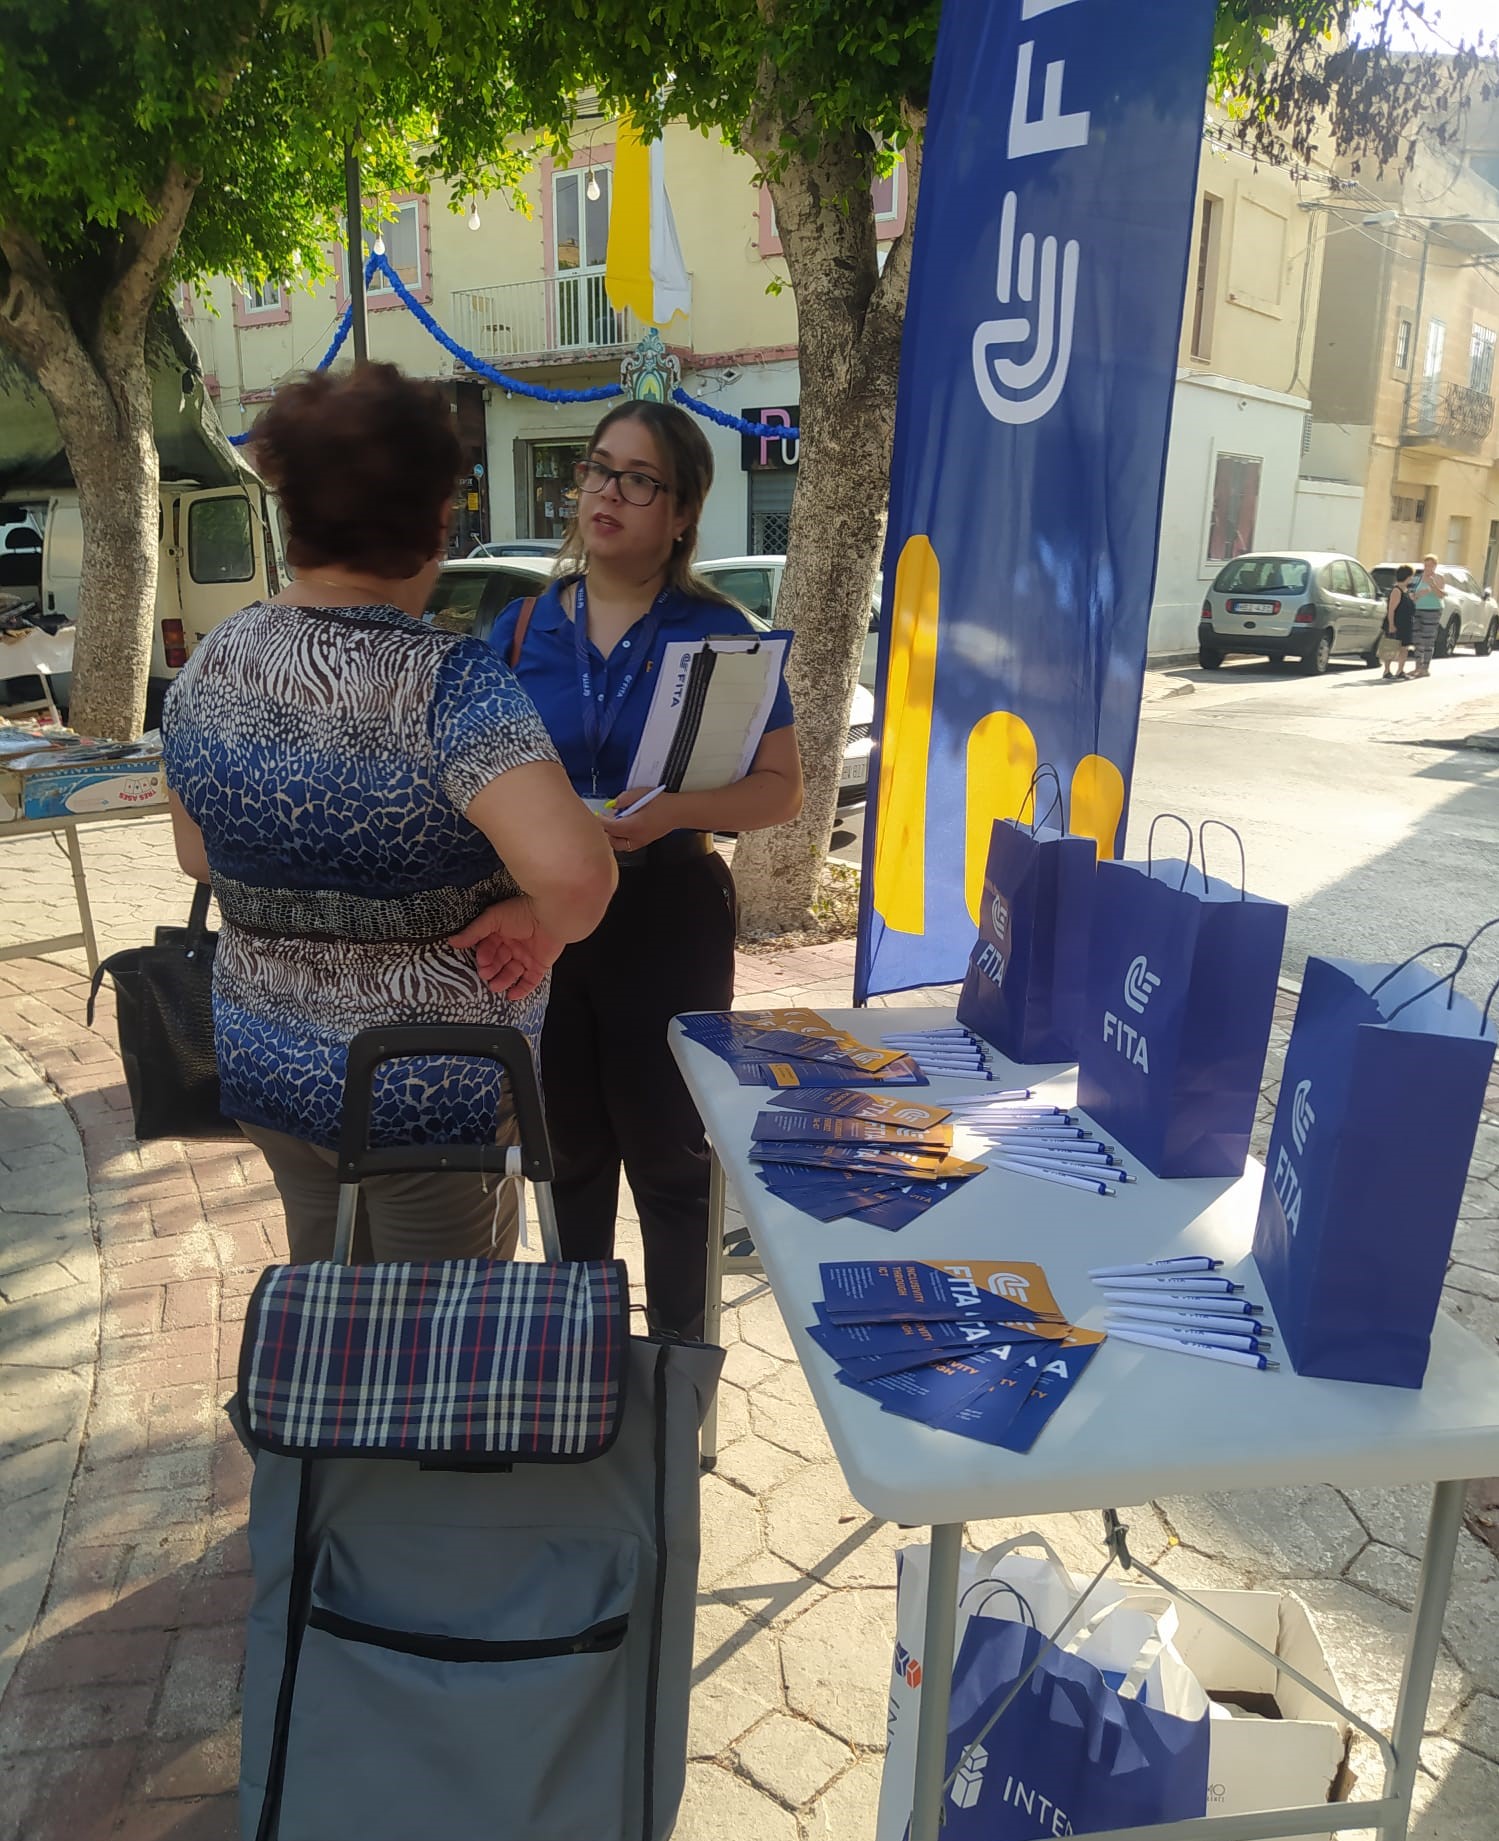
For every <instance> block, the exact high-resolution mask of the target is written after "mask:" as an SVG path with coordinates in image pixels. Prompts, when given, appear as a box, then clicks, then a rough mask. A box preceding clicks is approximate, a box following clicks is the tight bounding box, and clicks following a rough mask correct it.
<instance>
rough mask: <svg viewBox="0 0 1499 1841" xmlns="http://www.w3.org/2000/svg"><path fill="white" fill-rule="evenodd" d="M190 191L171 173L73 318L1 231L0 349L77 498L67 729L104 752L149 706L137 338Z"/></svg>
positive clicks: (52, 286) (48, 278)
mask: <svg viewBox="0 0 1499 1841" xmlns="http://www.w3.org/2000/svg"><path fill="white" fill-rule="evenodd" d="M196 185H197V179H196V177H195V176H194V175H193V174H190V173H188V172H186V171H184V170H183V168H181V167H180V166H178V165H176V164H175V162H174V163H172V164H170V165H169V166H168V168H167V171H166V173H165V175H164V176H163V179H162V182H161V186H160V188H159V189H158V191H157V193H156V196H155V197H154V198H153V199H152V201H151V209H150V211H149V213H148V214H146V215H144V216H142V217H141V218H140V219H131V218H127V219H123V220H122V221H121V223H120V224H119V226H118V238H117V244H116V247H115V250H114V263H113V272H112V274H111V275H110V276H109V277H108V278H107V279H106V280H105V281H104V282H103V284H102V285H101V284H100V282H99V280H98V279H97V278H91V279H90V280H89V281H88V282H87V283H85V282H84V281H83V278H82V277H81V276H77V277H74V278H73V289H74V293H75V295H76V297H77V298H76V299H75V300H74V302H73V305H74V307H76V309H77V311H76V314H75V312H74V311H72V310H70V306H69V302H68V300H67V299H65V297H64V290H63V286H62V284H61V282H60V279H59V276H58V275H57V274H56V273H55V272H54V270H53V268H52V266H51V263H50V262H49V260H48V257H47V254H46V252H45V251H44V250H43V249H42V247H41V245H40V244H39V243H38V242H37V241H36V240H35V239H34V238H33V237H32V236H31V235H30V234H29V233H28V232H27V231H26V230H25V229H23V228H22V227H21V226H20V225H19V224H17V223H7V222H4V221H0V342H3V343H4V344H5V345H6V346H7V347H8V348H9V349H10V350H11V351H13V352H15V354H16V355H17V357H19V358H20V359H21V361H22V363H23V364H25V365H26V366H27V367H28V368H29V369H30V370H31V372H32V374H33V375H34V376H35V378H36V380H37V382H38V383H39V384H40V385H41V388H42V391H43V393H44V394H45V396H46V398H47V401H48V403H49V404H50V405H51V407H52V413H53V414H54V415H55V416H56V417H57V426H58V432H59V433H60V434H61V436H62V441H63V446H64V448H65V449H66V451H67V456H68V464H69V466H70V467H71V468H72V470H73V478H74V480H75V481H76V482H77V485H78V509H79V513H80V516H81V518H82V521H83V574H82V580H81V581H80V583H79V597H78V630H77V638H76V640H75V642H74V652H73V695H72V703H71V709H70V720H71V721H72V724H73V726H74V727H75V728H77V729H81V730H82V731H83V732H84V733H85V734H88V735H98V736H104V737H107V738H108V739H109V740H111V741H125V740H130V739H132V738H133V737H135V736H137V735H139V734H140V729H141V717H142V715H143V714H144V711H145V705H146V679H147V676H148V673H149V670H150V664H151V635H152V628H153V623H154V614H155V608H156V559H157V556H158V554H159V547H160V544H159V532H160V517H161V510H160V505H161V495H160V491H159V484H160V475H161V469H160V462H159V461H158V459H157V454H156V437H155V430H154V426H153V422H152V402H151V382H150V373H149V370H148V369H147V365H146V326H147V322H148V320H149V319H150V315H151V309H152V307H153V306H154V305H155V303H156V301H157V300H158V298H159V297H160V294H161V291H162V287H163V285H164V283H165V280H166V276H167V272H168V270H169V268H170V266H171V262H172V257H173V255H174V253H175V251H176V248H177V240H178V238H179V237H180V236H181V234H182V226H183V224H184V223H185V221H186V219H187V214H188V211H189V209H190V208H191V206H192V201H193V193H194V190H195V189H196Z"/></svg>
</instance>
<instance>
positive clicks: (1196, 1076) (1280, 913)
mask: <svg viewBox="0 0 1499 1841" xmlns="http://www.w3.org/2000/svg"><path fill="white" fill-rule="evenodd" d="M1166 816H1170V815H1169V814H1166ZM1159 822H1160V820H1159V819H1158V820H1157V821H1156V823H1159ZM1179 822H1180V821H1179ZM1217 822H1218V821H1217V820H1209V821H1208V823H1210V824H1217ZM1222 828H1223V829H1224V830H1228V829H1229V827H1228V826H1224V827H1222ZM1202 829H1203V830H1205V829H1206V827H1205V826H1204V827H1203V828H1202ZM1154 830H1155V826H1154V825H1152V827H1151V831H1152V833H1153V832H1154ZM1232 835H1233V836H1235V837H1236V838H1237V835H1238V834H1237V833H1236V832H1235V833H1232ZM1198 837H1199V843H1200V841H1201V837H1202V831H1201V830H1200V831H1199V833H1198ZM1242 850H1243V845H1242V843H1241V844H1240V851H1241V869H1242ZM1191 852H1192V846H1191V836H1190V829H1189V832H1188V845H1187V856H1188V860H1187V862H1185V863H1183V862H1159V863H1158V862H1155V861H1153V859H1151V858H1149V857H1147V860H1146V861H1145V862H1144V863H1100V864H1099V866H1098V873H1097V876H1096V878H1095V881H1094V891H1093V914H1092V932H1091V944H1090V950H1089V957H1088V998H1087V1018H1086V1022H1085V1025H1084V1028H1083V1031H1082V1036H1081V1039H1080V1041H1079V1044H1078V1083H1077V1101H1078V1104H1079V1106H1081V1107H1082V1108H1083V1110H1084V1111H1085V1112H1087V1113H1089V1114H1091V1116H1092V1117H1093V1118H1094V1119H1095V1120H1096V1121H1097V1123H1098V1124H1099V1126H1100V1127H1101V1128H1102V1129H1103V1130H1104V1131H1105V1132H1107V1133H1108V1134H1109V1135H1110V1136H1111V1137H1115V1138H1118V1139H1119V1141H1120V1142H1121V1143H1122V1144H1123V1145H1124V1146H1125V1147H1126V1148H1127V1149H1128V1150H1130V1151H1132V1152H1133V1153H1134V1154H1135V1156H1136V1157H1138V1158H1139V1159H1140V1161H1141V1162H1142V1163H1143V1164H1144V1165H1145V1166H1146V1168H1147V1169H1149V1170H1151V1171H1153V1172H1154V1174H1155V1175H1157V1176H1239V1175H1242V1174H1243V1170H1244V1163H1245V1160H1246V1158H1247V1157H1248V1154H1249V1134H1250V1131H1251V1129H1252V1128H1253V1125H1254V1116H1255V1105H1256V1102H1257V1100H1258V1097H1259V1090H1260V1077H1261V1075H1262V1074H1263V1072H1264V1066H1265V1048H1266V1044H1267V1043H1268V1041H1269V1039H1270V1021H1271V1017H1272V1015H1273V1013H1274V1008H1275V985H1276V980H1277V978H1278V977H1279V974H1280V960H1281V951H1282V949H1283V947H1284V945H1285V937H1286V910H1285V908H1284V906H1283V905H1282V904H1281V903H1280V902H1275V901H1265V900H1262V899H1261V898H1260V897H1259V896H1257V895H1251V894H1250V893H1249V892H1248V890H1247V888H1246V887H1245V882H1244V879H1243V876H1242V874H1241V878H1240V880H1239V882H1238V883H1237V884H1235V883H1230V882H1222V881H1219V880H1218V879H1217V878H1216V877H1212V876H1209V875H1208V874H1206V872H1205V870H1201V869H1194V868H1193V867H1192V865H1191V860H1190V859H1191Z"/></svg>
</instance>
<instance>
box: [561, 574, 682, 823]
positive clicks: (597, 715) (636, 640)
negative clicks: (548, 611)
mask: <svg viewBox="0 0 1499 1841" xmlns="http://www.w3.org/2000/svg"><path fill="white" fill-rule="evenodd" d="M668 592H669V591H668V590H667V589H665V588H663V589H662V590H661V592H660V594H658V595H657V596H656V598H655V600H654V601H653V602H652V603H651V607H650V611H649V612H648V613H647V614H646V615H645V617H644V618H643V619H641V620H637V621H636V622H635V625H634V626H633V627H631V628H630V630H629V632H628V633H627V634H626V635H625V636H624V638H622V639H621V640H620V642H619V643H620V644H621V645H622V646H628V647H629V648H630V650H631V652H633V653H634V657H633V658H632V659H631V661H630V665H629V668H628V669H627V670H626V671H625V672H623V673H622V675H621V677H620V680H619V682H618V684H616V685H615V687H614V690H613V692H612V694H606V693H605V692H604V691H602V690H597V691H596V690H595V689H594V683H593V680H594V671H593V659H592V657H591V656H590V652H589V640H588V589H587V587H586V586H585V584H584V581H583V579H582V578H581V577H580V578H579V581H578V585H577V588H576V590H575V591H574V595H573V655H574V657H575V659H576V660H577V667H578V692H579V696H580V698H581V701H582V705H583V741H584V744H585V746H586V747H587V749H588V765H589V772H590V773H591V775H592V777H593V791H594V795H595V797H597V794H598V790H599V755H600V754H601V753H602V751H603V747H604V744H605V742H607V741H608V739H609V737H610V735H611V734H612V733H613V732H614V725H615V722H616V721H617V720H618V718H619V712H620V710H621V708H622V707H623V705H624V701H625V698H626V697H628V696H629V694H630V690H631V688H632V686H633V685H634V683H635V680H636V679H637V678H638V677H639V676H640V674H641V672H642V670H645V669H648V668H649V662H650V656H651V651H652V648H653V647H654V646H655V643H656V635H657V633H659V632H660V630H661V618H662V615H663V613H664V612H665V608H666V598H667V594H668ZM621 790H623V789H621Z"/></svg>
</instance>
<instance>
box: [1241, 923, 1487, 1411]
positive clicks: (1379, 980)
mask: <svg viewBox="0 0 1499 1841" xmlns="http://www.w3.org/2000/svg"><path fill="white" fill-rule="evenodd" d="M1427 950H1428V951H1430V950H1432V949H1431V948H1428V949H1427ZM1459 950H1460V951H1463V950H1464V949H1461V948H1460V949H1459ZM1464 956H1466V954H1465V952H1464ZM1460 965H1461V960H1460V961H1459V966H1460ZM1455 977H1456V970H1454V972H1453V974H1452V975H1451V977H1450V978H1444V979H1441V980H1438V981H1435V982H1434V981H1433V974H1432V973H1431V972H1430V971H1428V970H1427V969H1426V968H1425V967H1423V966H1421V965H1419V964H1417V963H1414V962H1412V961H1409V960H1408V961H1407V962H1406V963H1405V964H1404V965H1403V966H1390V965H1358V964H1355V963H1353V962H1352V961H1348V960H1340V959H1315V958H1314V959H1309V960H1308V961H1307V966H1306V977H1305V980H1304V981H1303V983H1302V987H1301V1001H1300V1003H1299V1004H1298V1005H1297V1007H1296V1021H1295V1023H1294V1025H1293V1027H1292V1030H1291V1041H1290V1045H1289V1047H1288V1048H1287V1050H1286V1065H1285V1073H1284V1075H1283V1076H1282V1079H1281V1087H1280V1103H1279V1105H1278V1106H1277V1108H1276V1112H1275V1126H1274V1129H1273V1131H1272V1132H1271V1136H1270V1149H1269V1153H1268V1155H1267V1157H1266V1160H1265V1187H1264V1193H1263V1195H1262V1196H1261V1199H1260V1212H1259V1219H1258V1221H1257V1222H1256V1224H1255V1233H1254V1257H1255V1263H1256V1264H1257V1265H1258V1267H1259V1269H1260V1276H1261V1277H1262V1278H1263V1280H1264V1281H1265V1290H1266V1293H1267V1295H1268V1297H1269V1301H1270V1305H1271V1308H1272V1309H1273V1310H1274V1312H1275V1319H1276V1322H1277V1324H1278V1325H1279V1326H1280V1332H1281V1339H1282V1340H1281V1346H1282V1347H1283V1348H1284V1350H1285V1353H1286V1357H1287V1359H1288V1360H1289V1361H1290V1362H1291V1364H1292V1366H1293V1367H1294V1368H1295V1370H1296V1372H1297V1373H1298V1374H1306V1375H1317V1376H1319V1377H1322V1378H1324V1379H1329V1380H1339V1381H1375V1382H1382V1383H1384V1384H1385V1385H1387V1386H1391V1387H1419V1386H1420V1385H1421V1382H1422V1379H1423V1377H1424V1376H1425V1373H1426V1359H1427V1355H1428V1353H1429V1350H1430V1345H1431V1329H1432V1325H1433V1323H1435V1321H1436V1314H1437V1309H1438V1307H1439V1304H1440V1301H1441V1294H1442V1281H1443V1279H1444V1277H1445V1275H1446V1271H1447V1259H1448V1255H1449V1253H1450V1252H1451V1248H1452V1236H1453V1232H1454V1230H1455V1228H1456V1225H1457V1211H1458V1208H1459V1207H1460V1205H1461V1203H1462V1196H1463V1186H1464V1183H1465V1182H1466V1180H1467V1174H1468V1164H1469V1162H1470V1160H1471V1158H1472V1155H1473V1141H1474V1137H1475V1135H1476V1133H1477V1130H1478V1120H1479V1114H1480V1112H1481V1111H1482V1108H1483V1099H1484V1091H1485V1088H1486V1086H1487V1083H1488V1078H1489V1071H1490V1069H1491V1067H1492V1066H1493V1061H1494V1032H1493V1030H1492V1029H1490V1028H1489V1027H1488V1026H1487V1012H1486V1011H1485V1012H1484V1014H1482V1015H1480V1013H1479V1011H1478V1010H1477V1008H1476V1007H1475V1006H1474V1005H1473V1004H1471V1003H1469V1002H1468V1001H1467V1000H1466V999H1465V998H1463V997H1460V996H1457V995H1456V994H1455V992H1454V990H1453V984H1452V980H1453V979H1455ZM1490 1001H1491V1002H1492V994H1491V998H1490Z"/></svg>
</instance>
